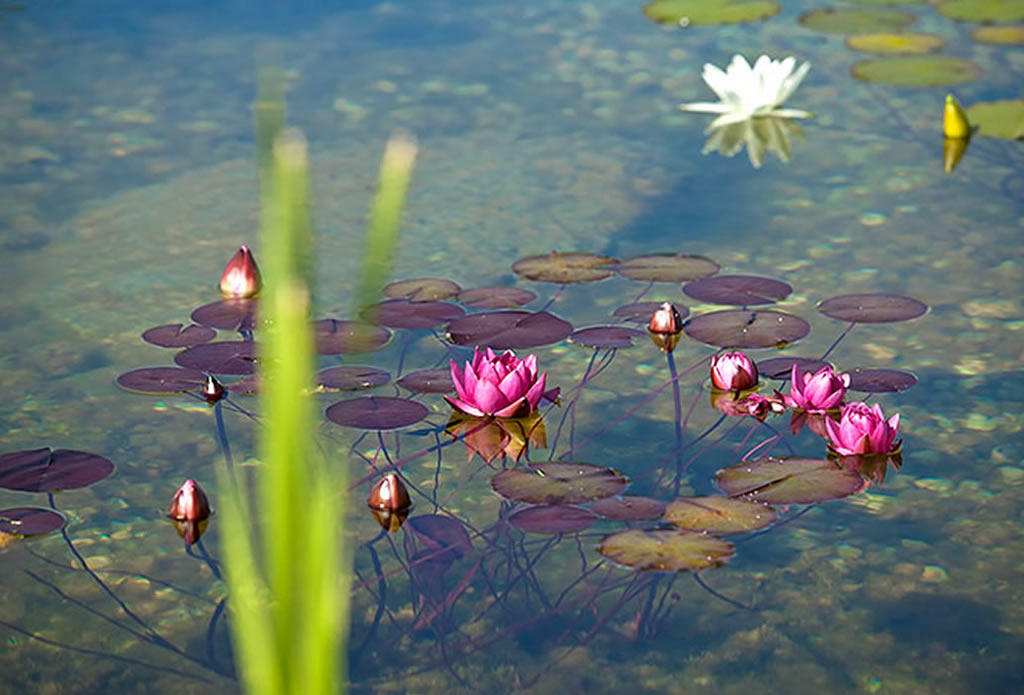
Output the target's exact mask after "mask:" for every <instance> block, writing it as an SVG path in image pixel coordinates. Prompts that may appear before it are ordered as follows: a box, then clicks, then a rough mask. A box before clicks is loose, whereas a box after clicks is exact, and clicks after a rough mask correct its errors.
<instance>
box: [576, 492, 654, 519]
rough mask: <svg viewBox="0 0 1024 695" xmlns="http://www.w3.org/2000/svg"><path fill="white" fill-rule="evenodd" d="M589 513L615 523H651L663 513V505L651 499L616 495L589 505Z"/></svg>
mask: <svg viewBox="0 0 1024 695" xmlns="http://www.w3.org/2000/svg"><path fill="white" fill-rule="evenodd" d="M590 511H592V512H594V513H595V514H597V515H598V516H600V517H603V518H605V519H613V520H615V521H652V520H654V519H660V518H661V515H662V514H664V513H665V503H664V502H659V501H658V500H656V499H654V498H653V497H638V496H636V495H617V496H615V497H605V498H604V499H603V500H597V501H596V502H594V503H593V504H591V505H590Z"/></svg>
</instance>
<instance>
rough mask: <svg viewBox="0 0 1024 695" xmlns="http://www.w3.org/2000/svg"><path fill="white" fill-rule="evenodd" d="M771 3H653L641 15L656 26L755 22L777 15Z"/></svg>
mask: <svg viewBox="0 0 1024 695" xmlns="http://www.w3.org/2000/svg"><path fill="white" fill-rule="evenodd" d="M779 9H780V7H779V3H777V2H773V1H772V0H750V1H747V2H744V1H740V2H735V1H734V0H655V1H654V2H651V3H648V4H647V5H645V6H644V14H645V15H647V17H648V18H649V19H651V20H652V21H655V22H657V23H658V24H680V25H682V26H691V25H695V26H712V25H716V24H737V23H740V22H756V21H758V20H762V19H767V18H768V17H774V16H775V15H777V14H778V13H779Z"/></svg>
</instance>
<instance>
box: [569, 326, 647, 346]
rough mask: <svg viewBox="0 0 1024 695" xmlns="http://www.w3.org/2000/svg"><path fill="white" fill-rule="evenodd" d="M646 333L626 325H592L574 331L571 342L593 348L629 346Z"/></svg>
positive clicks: (570, 338)
mask: <svg viewBox="0 0 1024 695" xmlns="http://www.w3.org/2000/svg"><path fill="white" fill-rule="evenodd" d="M644 335H646V334H645V333H644V331H638V330H637V329H635V328H628V327H626V326H591V327H590V328H581V329H579V330H578V331H574V332H573V333H572V335H570V336H569V342H570V343H576V344H577V345H586V346H587V347H592V348H628V347H633V345H634V344H635V343H634V342H633V341H634V340H636V339H637V338H642V337H644Z"/></svg>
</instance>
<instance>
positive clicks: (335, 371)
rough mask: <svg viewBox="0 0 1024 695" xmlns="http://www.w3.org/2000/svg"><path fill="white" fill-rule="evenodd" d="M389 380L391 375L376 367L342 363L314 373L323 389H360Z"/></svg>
mask: <svg viewBox="0 0 1024 695" xmlns="http://www.w3.org/2000/svg"><path fill="white" fill-rule="evenodd" d="M389 381H391V375H390V374H388V373H387V372H385V371H384V370H383V369H377V368H376V367H358V366H355V365H344V366H342V367H330V368H328V369H321V370H320V371H319V372H317V373H316V383H317V386H319V387H321V388H322V389H324V390H325V391H360V390H362V389H372V388H375V387H377V386H382V385H384V384H386V383H388V382H389Z"/></svg>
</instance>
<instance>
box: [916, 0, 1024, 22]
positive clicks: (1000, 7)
mask: <svg viewBox="0 0 1024 695" xmlns="http://www.w3.org/2000/svg"><path fill="white" fill-rule="evenodd" d="M936 9H937V10H938V11H939V14H943V15H945V16H947V17H949V18H950V19H955V20H956V21H958V22H970V23H972V24H1005V23H1007V22H1019V21H1021V20H1022V19H1024V3H1021V2H1020V0H943V1H942V2H941V3H939V5H938V7H937V8H936Z"/></svg>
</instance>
